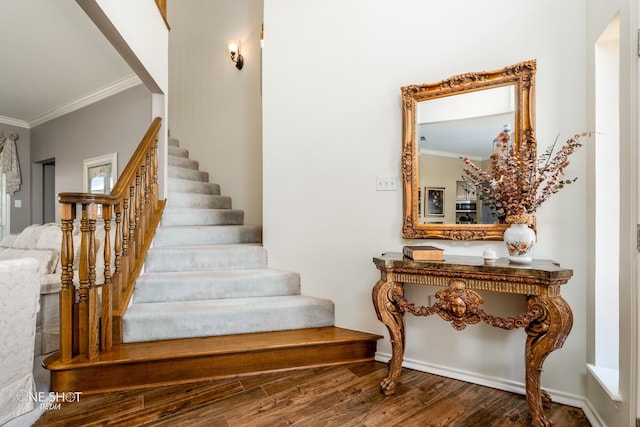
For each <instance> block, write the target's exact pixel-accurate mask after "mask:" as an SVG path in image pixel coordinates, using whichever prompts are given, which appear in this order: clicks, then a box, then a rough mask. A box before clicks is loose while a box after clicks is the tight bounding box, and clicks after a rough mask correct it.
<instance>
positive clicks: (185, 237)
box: [153, 225, 262, 247]
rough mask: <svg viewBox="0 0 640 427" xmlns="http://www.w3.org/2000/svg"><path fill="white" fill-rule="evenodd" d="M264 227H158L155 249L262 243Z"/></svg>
mask: <svg viewBox="0 0 640 427" xmlns="http://www.w3.org/2000/svg"><path fill="white" fill-rule="evenodd" d="M261 242H262V227H260V226H258V225H213V226H211V225H208V226H195V225H192V226H189V225H185V226H173V227H158V228H157V229H156V234H155V237H154V239H153V244H154V247H170V246H196V245H228V244H234V243H261Z"/></svg>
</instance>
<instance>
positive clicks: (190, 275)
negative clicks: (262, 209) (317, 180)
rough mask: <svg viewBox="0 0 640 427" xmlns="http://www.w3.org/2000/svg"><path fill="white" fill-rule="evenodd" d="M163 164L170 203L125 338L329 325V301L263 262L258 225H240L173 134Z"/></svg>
mask: <svg viewBox="0 0 640 427" xmlns="http://www.w3.org/2000/svg"><path fill="white" fill-rule="evenodd" d="M168 164H169V168H168V175H169V181H168V195H167V207H166V208H165V210H164V214H163V216H162V220H161V222H160V227H159V228H158V229H157V230H156V235H155V238H154V241H153V247H152V248H151V249H150V250H149V253H148V254H147V260H146V263H145V272H144V274H142V275H141V277H140V278H139V279H138V281H137V283H136V289H135V291H134V293H133V297H132V304H131V306H130V307H129V308H128V309H127V312H126V314H125V316H124V317H123V332H124V342H141V341H157V340H167V339H177V338H193V337H207V336H217V335H233V334H244V333H252V332H267V331H277V330H290V329H304V328H317V327H326V326H333V302H331V301H329V300H326V299H320V298H313V297H307V296H303V295H300V276H299V275H298V274H297V273H291V272H287V271H279V270H274V269H270V268H268V266H267V252H266V250H265V249H264V248H263V247H262V246H261V244H260V243H261V229H260V227H258V226H249V225H243V222H244V213H243V212H242V211H240V210H235V209H232V208H231V199H230V198H229V197H226V196H221V195H220V186H219V185H218V184H213V183H210V182H209V175H208V173H206V172H203V171H200V170H199V169H198V167H199V165H198V162H197V161H195V160H191V159H189V153H188V151H187V150H185V149H183V148H180V147H179V143H178V141H177V140H176V139H171V141H170V146H169V157H168Z"/></svg>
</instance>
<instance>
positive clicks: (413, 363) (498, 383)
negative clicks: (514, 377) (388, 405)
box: [375, 352, 605, 427]
mask: <svg viewBox="0 0 640 427" xmlns="http://www.w3.org/2000/svg"><path fill="white" fill-rule="evenodd" d="M390 359H391V355H390V354H388V353H381V352H377V353H376V357H375V360H377V361H378V362H383V363H387V362H388V361H389V360H390ZM402 366H403V367H405V368H408V369H413V370H416V371H420V372H427V373H430V374H434V375H440V376H443V377H447V378H453V379H456V380H460V381H466V382H469V383H473V384H478V385H482V386H486V387H491V388H495V389H498V390H504V391H508V392H511V393H518V394H522V395H524V394H525V384H524V383H521V382H518V381H511V380H505V379H502V378H496V377H490V376H486V375H479V374H478V373H476V372H469V371H464V370H460V369H453V368H451V367H448V366H439V365H434V364H431V363H425V362H424V361H421V360H413V359H407V358H405V359H404V360H403V362H402ZM545 391H546V392H547V393H549V396H551V400H552V401H554V402H556V403H560V404H562V405H568V406H574V407H577V408H580V409H582V411H583V412H584V414H585V416H586V417H587V419H588V420H589V422H590V423H591V425H592V427H605V424H603V422H602V420H601V419H600V417H598V416H597V414H596V413H595V411H594V410H593V408H592V407H591V405H590V404H589V402H588V401H587V400H586V399H585V398H584V397H583V396H577V395H574V394H570V393H565V392H563V391H558V390H550V389H547V388H545Z"/></svg>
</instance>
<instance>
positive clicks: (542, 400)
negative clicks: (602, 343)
mask: <svg viewBox="0 0 640 427" xmlns="http://www.w3.org/2000/svg"><path fill="white" fill-rule="evenodd" d="M373 262H374V264H375V265H376V267H377V268H378V270H380V280H379V281H378V282H377V283H376V285H375V286H374V288H373V295H372V296H373V305H374V306H375V309H376V313H377V315H378V319H380V321H381V322H383V323H384V324H385V325H386V326H387V329H388V330H389V334H390V338H391V346H392V357H391V360H390V361H389V374H388V375H387V377H386V378H385V379H384V380H383V381H382V383H381V389H382V392H383V393H384V394H385V395H390V394H393V393H395V388H396V383H397V381H398V379H399V377H400V371H401V368H402V358H403V355H404V348H405V328H404V314H405V313H406V312H408V313H411V314H414V315H416V316H429V315H432V314H438V315H439V316H440V317H441V318H443V319H444V320H446V321H448V322H451V325H452V326H453V328H454V329H456V330H462V329H464V328H465V327H466V325H469V324H474V323H478V322H480V321H483V322H486V323H488V324H490V325H492V326H496V327H499V328H502V329H507V330H511V329H516V328H524V329H525V331H526V332H527V340H526V344H525V382H526V386H525V387H526V398H527V404H528V406H529V412H530V413H531V416H532V421H533V425H534V426H536V427H538V426H551V425H552V424H551V421H550V420H549V419H547V418H546V417H545V415H544V410H543V405H544V406H549V404H550V403H551V399H550V397H549V395H548V394H547V393H546V392H544V391H542V390H541V389H540V374H541V372H542V365H543V363H544V360H545V359H546V357H547V356H548V355H549V354H550V353H551V352H552V351H554V350H556V349H558V348H560V347H562V345H563V344H564V341H565V339H566V338H567V335H569V331H571V326H572V324H573V314H572V312H571V308H570V307H569V304H567V302H566V301H565V300H564V299H563V298H562V297H561V296H560V286H561V285H563V284H565V283H567V281H569V279H570V278H571V276H572V275H573V271H572V270H570V269H566V268H561V267H560V266H559V265H557V264H556V263H554V262H552V261H541V260H540V261H538V260H535V261H533V263H531V264H529V265H516V264H511V263H509V261H508V260H507V259H506V258H500V259H498V261H497V262H496V263H495V264H491V265H485V263H484V260H483V259H482V258H481V257H471V256H454V255H447V256H445V260H444V261H412V260H410V259H408V258H405V257H403V256H402V254H400V253H387V254H383V255H382V256H380V257H375V258H373ZM405 284H416V285H432V286H442V287H444V289H441V290H439V291H438V292H437V293H436V298H437V301H436V302H435V303H434V304H433V305H431V306H419V305H415V304H412V303H410V302H408V301H407V300H406V299H405V298H404V285H405ZM476 290H478V291H492V292H502V293H508V294H518V295H525V296H526V305H525V307H526V308H525V310H526V311H525V312H524V313H521V314H519V315H518V316H516V317H507V318H502V317H497V316H492V315H490V314H488V313H486V312H485V311H484V310H483V309H482V308H481V307H480V305H481V304H482V303H483V299H482V297H481V296H480V295H479V294H478V293H477V292H476Z"/></svg>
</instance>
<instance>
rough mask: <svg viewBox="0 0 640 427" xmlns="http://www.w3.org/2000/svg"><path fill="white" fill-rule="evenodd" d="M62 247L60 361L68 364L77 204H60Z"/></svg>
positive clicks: (70, 347) (71, 345) (70, 342)
mask: <svg viewBox="0 0 640 427" xmlns="http://www.w3.org/2000/svg"><path fill="white" fill-rule="evenodd" d="M59 209H60V221H61V227H60V228H61V231H62V245H61V248H60V256H61V261H60V265H61V267H62V271H61V277H60V282H61V288H60V301H59V304H60V360H61V361H63V362H67V361H69V360H71V358H72V357H73V306H74V304H75V300H76V293H75V287H74V286H73V251H74V248H73V221H75V219H76V205H75V204H65V203H61V204H60V208H59Z"/></svg>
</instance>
